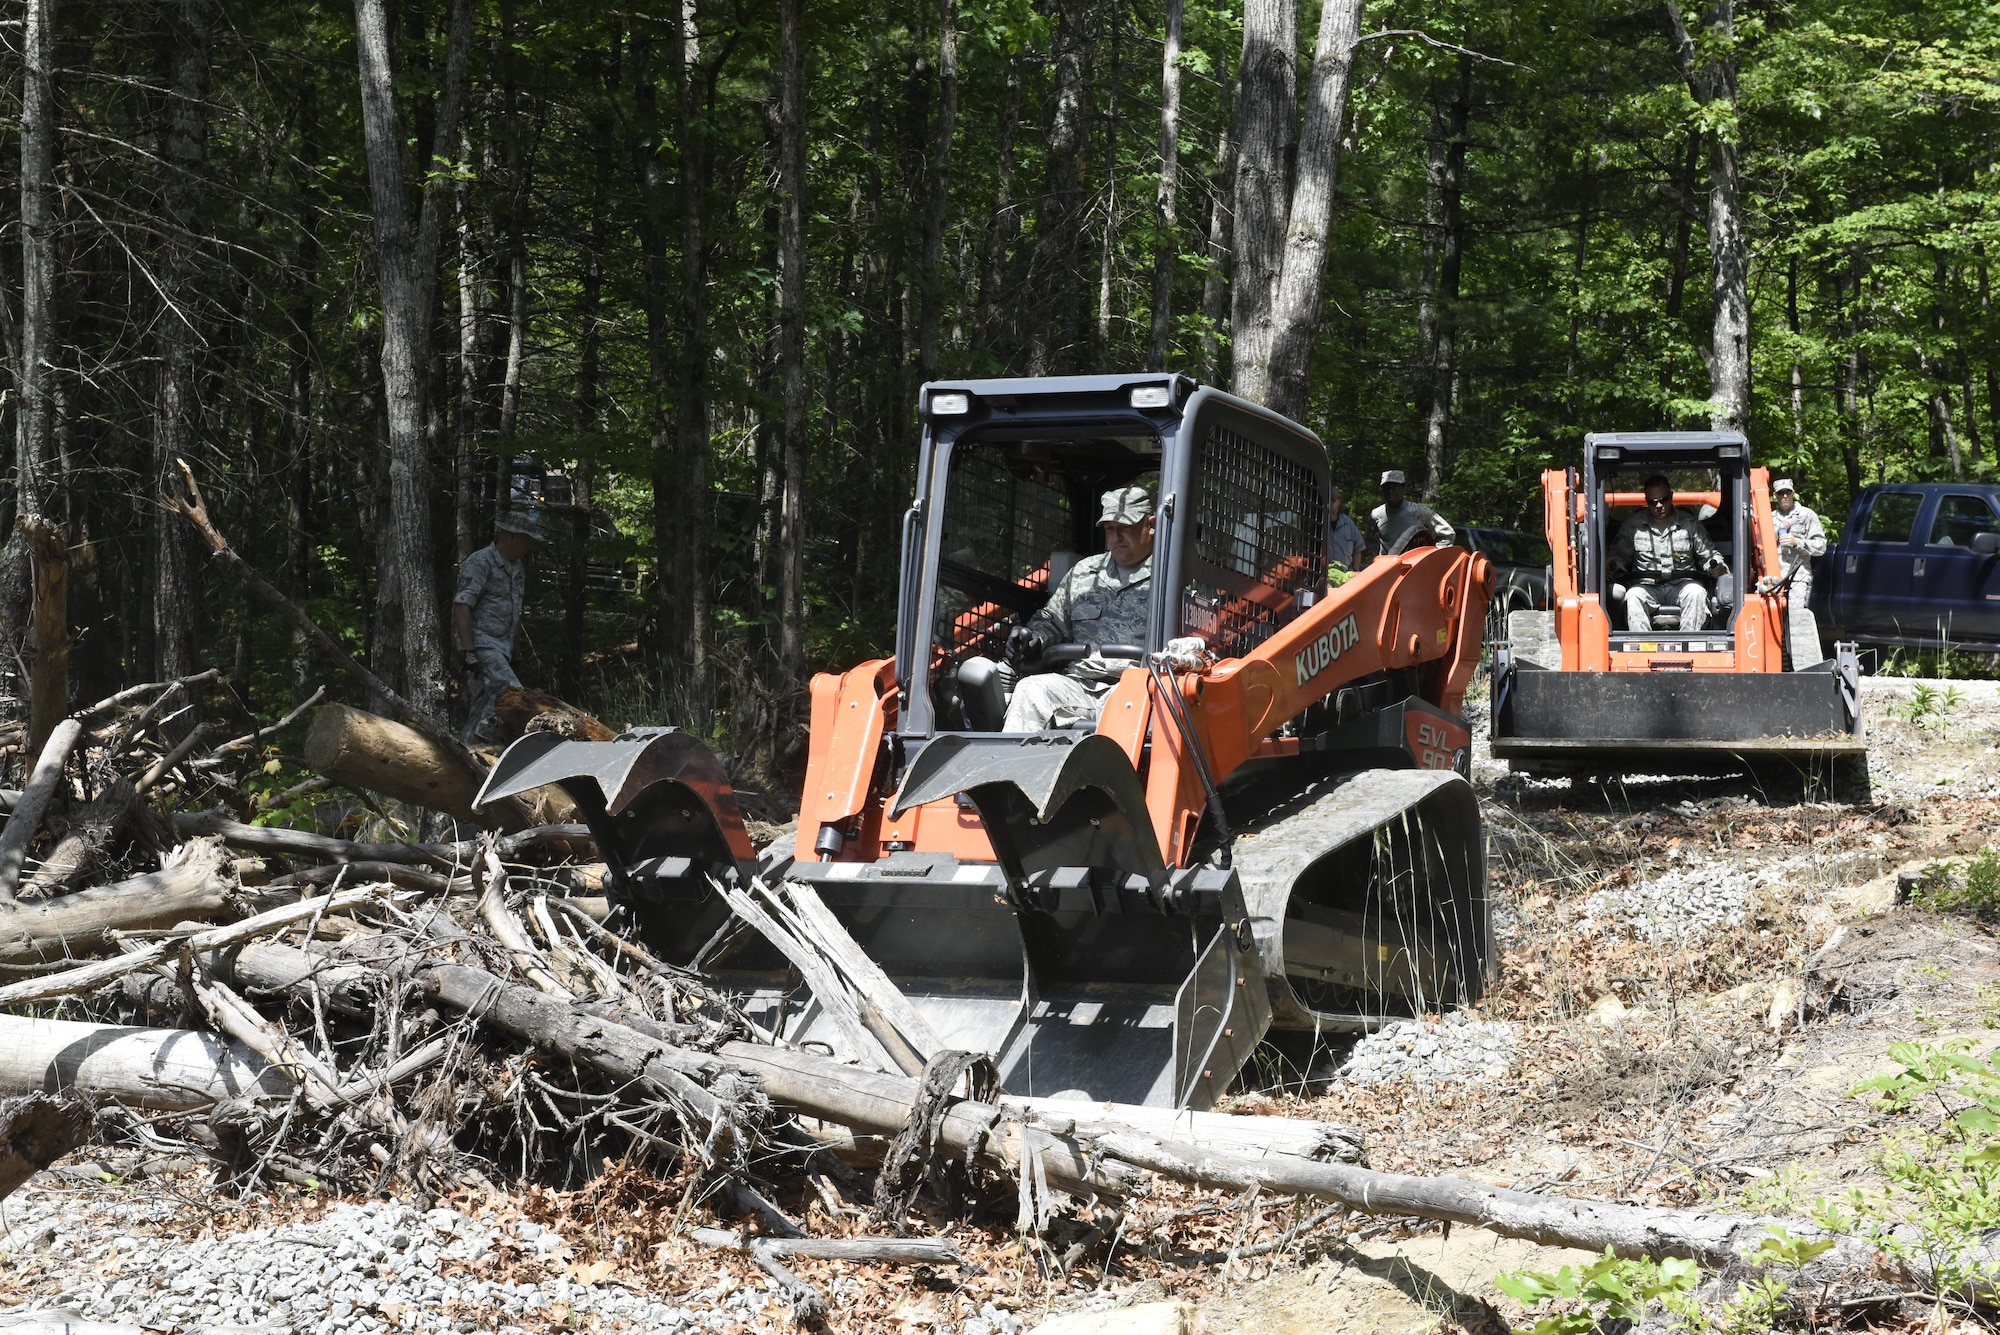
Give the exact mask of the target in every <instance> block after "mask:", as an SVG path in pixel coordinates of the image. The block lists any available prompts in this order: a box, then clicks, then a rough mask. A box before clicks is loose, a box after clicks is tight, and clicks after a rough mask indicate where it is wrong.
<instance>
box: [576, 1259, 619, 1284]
mask: <svg viewBox="0 0 2000 1335" xmlns="http://www.w3.org/2000/svg"><path fill="white" fill-rule="evenodd" d="M617 1268H618V1263H617V1262H616V1261H592V1262H590V1263H589V1264H588V1265H586V1264H584V1263H583V1262H582V1261H574V1262H572V1263H571V1264H570V1266H569V1268H568V1269H567V1270H565V1271H563V1278H565V1279H567V1280H568V1281H569V1282H570V1283H572V1284H583V1285H591V1284H602V1283H603V1282H604V1281H605V1280H606V1279H607V1278H609V1277H610V1274H611V1272H612V1271H614V1270H616V1269H617Z"/></svg>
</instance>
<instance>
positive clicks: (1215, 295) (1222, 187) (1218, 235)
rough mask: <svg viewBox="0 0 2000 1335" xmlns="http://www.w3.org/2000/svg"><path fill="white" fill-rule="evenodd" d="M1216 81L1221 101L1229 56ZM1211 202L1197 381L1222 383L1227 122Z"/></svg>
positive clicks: (1231, 159)
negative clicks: (1199, 363) (1220, 92)
mask: <svg viewBox="0 0 2000 1335" xmlns="http://www.w3.org/2000/svg"><path fill="white" fill-rule="evenodd" d="M1216 65H1217V69H1216V78H1217V81H1218V82H1220V83H1221V85H1222V90H1223V93H1224V96H1225V98H1226V97H1227V94H1228V92H1229V56H1228V54H1227V53H1226V52H1225V53H1223V54H1222V55H1219V56H1217V57H1216ZM1211 189H1212V195H1213V202H1212V203H1211V204H1210V205H1209V209H1208V242H1207V252H1208V272H1207V273H1205V274H1204V275H1202V280H1201V378H1202V379H1203V380H1205V381H1207V382H1208V383H1209V384H1211V385H1215V384H1220V383H1222V345H1223V342H1224V339H1223V333H1222V330H1223V323H1224V321H1225V320H1227V318H1228V298H1229V249H1230V240H1231V238H1230V226H1229V224H1230V217H1231V215H1230V201H1231V200H1232V199H1233V198H1234V196H1235V191H1236V138H1235V136H1234V134H1233V133H1232V131H1231V127H1230V123H1229V122H1228V121H1224V122H1223V123H1222V133H1221V135H1220V137H1219V138H1217V140H1216V141H1215V175H1214V178H1213V181H1212V186H1211Z"/></svg>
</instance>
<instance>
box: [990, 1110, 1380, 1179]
mask: <svg viewBox="0 0 2000 1335" xmlns="http://www.w3.org/2000/svg"><path fill="white" fill-rule="evenodd" d="M998 1102H999V1105H1000V1106H1001V1107H1002V1108H1005V1109H1007V1110H1008V1111H1009V1112H1016V1111H1018V1112H1023V1113H1027V1114H1030V1115H1032V1116H1033V1118H1034V1120H1035V1121H1036V1122H1037V1123H1039V1124H1040V1125H1041V1126H1043V1127H1045V1128H1047V1129H1048V1130H1050V1131H1053V1132H1055V1133H1056V1134H1058V1135H1081V1136H1084V1137H1089V1136H1093V1135H1102V1134H1106V1133H1107V1132H1110V1131H1113V1130H1122V1129H1134V1128H1136V1129H1137V1130H1140V1131H1144V1132H1145V1133H1146V1134H1148V1135H1151V1136H1157V1137H1159V1138H1160V1139H1162V1140H1178V1141H1187V1142H1190V1143H1193V1144H1197V1145H1200V1146H1201V1147H1202V1148H1203V1149H1205V1150H1210V1151H1215V1152H1220V1153H1226V1154H1237V1155H1242V1156H1244V1157H1246V1158H1251V1159H1256V1158H1262V1157H1264V1156H1266V1155H1274V1154H1290V1155H1296V1156H1298V1157H1299V1158H1302V1159H1317V1160H1323V1161H1336V1162H1340V1163H1355V1164H1365V1163H1366V1162H1367V1158H1366V1153H1365V1149H1364V1141H1363V1138H1362V1134H1361V1131H1360V1130H1359V1129H1358V1128H1356V1127H1351V1126H1343V1125H1341V1124H1340V1123H1338V1122H1322V1121H1313V1120H1309V1119H1307V1118H1303V1117H1259V1116H1250V1115H1246V1114H1243V1113H1216V1112H1191V1111H1189V1110H1187V1109H1185V1108H1147V1107H1141V1106H1138V1105H1135V1104H1130V1103H1080V1102H1076V1101H1073V1100H1069V1099H1035V1098H1017V1097H1015V1096H1014V1095H1011V1094H1003V1095H1001V1096H1000V1098H999V1100H998Z"/></svg>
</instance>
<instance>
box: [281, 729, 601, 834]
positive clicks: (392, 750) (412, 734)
mask: <svg viewBox="0 0 2000 1335" xmlns="http://www.w3.org/2000/svg"><path fill="white" fill-rule="evenodd" d="M305 762H306V764H307V765H309V766H311V767H312V769H313V770H315V771H316V772H318V773H320V774H323V775H325V776H326V777H327V778H329V779H332V780H334V781H335V782H336V783H342V784H345V785H347V786H348V787H350V788H361V789H366V790H367V791H369V792H374V793H382V794H384V795H386V796H388V797H393V798H395V799H396V800H397V801H399V802H409V803H412V804H414V805H416V806H421V807H428V808H430V809H431V810H433V811H442V812H445V813H446V814H447V815H449V816H451V817H452V818H453V819H454V820H457V821H460V822H462V823H464V824H466V825H472V826H477V827H480V828H485V827H487V826H489V825H494V824H495V818H494V815H493V808H492V806H491V805H489V806H487V807H484V808H481V809H480V810H478V811H474V810H473V807H472V799H473V798H474V797H476V796H478V794H479V788H480V785H481V784H483V783H484V782H485V781H486V772H485V769H484V767H483V766H482V767H481V769H480V770H479V772H478V773H476V774H474V773H470V772H468V771H467V769H466V767H465V766H464V765H463V764H462V763H460V761H459V759H458V758H457V757H456V756H454V755H452V754H451V753H449V752H447V751H446V750H445V749H444V748H442V747H440V746H438V745H437V744H436V743H434V742H433V741H431V740H430V739H429V738H427V737H424V736H423V735H421V734H420V733H418V732H417V730H416V729H414V728H410V727H407V726H405V725H403V724H401V723H398V722H396V721H395V720H393V719H386V718H383V717H382V716H381V715H379V714H371V713H369V712H368V711H367V710H365V709H355V708H354V707H352V706H351V705H321V706H320V707H319V708H317V709H315V710H314V711H313V716H312V725H311V727H310V728H309V729H308V730H307V732H306V741H305ZM516 807H517V811H516V813H515V815H512V816H509V817H508V818H507V819H505V820H502V821H500V822H499V828H501V829H503V830H508V831H515V830H522V829H526V828H528V827H530V826H535V825H553V824H560V823H564V822H572V821H575V820H576V819H577V812H576V804H575V803H574V802H572V801H570V800H569V798H568V797H567V796H565V795H564V794H563V793H562V791H561V790H560V789H555V788H538V789H536V790H535V791H533V792H531V793H524V794H522V795H521V797H520V798H519V799H518V801H517V802H516Z"/></svg>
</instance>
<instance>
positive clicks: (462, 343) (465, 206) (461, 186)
mask: <svg viewBox="0 0 2000 1335" xmlns="http://www.w3.org/2000/svg"><path fill="white" fill-rule="evenodd" d="M458 155H459V158H460V160H461V161H466V162H469V161H471V160H472V138H471V135H470V134H469V133H467V132H463V131H462V132H461V133H460V135H459V140H458ZM452 195H453V200H454V203H455V204H456V207H457V213H458V219H457V231H458V440H457V442H456V448H455V450H454V451H453V456H454V457H453V461H452V464H453V466H452V539H453V541H452V547H453V554H454V555H455V556H456V557H457V560H458V564H460V565H464V564H465V561H466V558H467V557H470V556H471V555H472V554H473V552H475V551H477V550H478V549H479V548H480V547H481V546H483V545H484V544H482V543H481V542H480V541H479V539H480V531H479V436H480V431H481V427H482V422H481V416H482V413H481V409H482V406H483V405H482V398H483V395H482V392H481V391H482V390H483V389H484V386H485V381H486V363H485V357H484V355H483V354H484V351H485V343H484V337H483V335H484V330H483V329H482V327H481V322H482V321H483V320H484V319H485V318H486V295H487V294H486V275H485V271H484V261H485V257H484V256H483V255H482V254H481V253H480V248H479V236H478V229H477V228H476V227H475V225H474V220H473V208H474V199H473V183H472V182H471V181H469V180H467V179H465V177H464V176H463V175H461V176H460V177H459V179H458V180H457V181H456V182H454V183H453V187H452Z"/></svg>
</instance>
